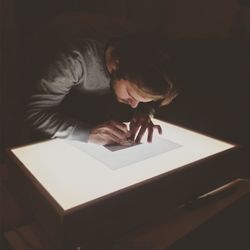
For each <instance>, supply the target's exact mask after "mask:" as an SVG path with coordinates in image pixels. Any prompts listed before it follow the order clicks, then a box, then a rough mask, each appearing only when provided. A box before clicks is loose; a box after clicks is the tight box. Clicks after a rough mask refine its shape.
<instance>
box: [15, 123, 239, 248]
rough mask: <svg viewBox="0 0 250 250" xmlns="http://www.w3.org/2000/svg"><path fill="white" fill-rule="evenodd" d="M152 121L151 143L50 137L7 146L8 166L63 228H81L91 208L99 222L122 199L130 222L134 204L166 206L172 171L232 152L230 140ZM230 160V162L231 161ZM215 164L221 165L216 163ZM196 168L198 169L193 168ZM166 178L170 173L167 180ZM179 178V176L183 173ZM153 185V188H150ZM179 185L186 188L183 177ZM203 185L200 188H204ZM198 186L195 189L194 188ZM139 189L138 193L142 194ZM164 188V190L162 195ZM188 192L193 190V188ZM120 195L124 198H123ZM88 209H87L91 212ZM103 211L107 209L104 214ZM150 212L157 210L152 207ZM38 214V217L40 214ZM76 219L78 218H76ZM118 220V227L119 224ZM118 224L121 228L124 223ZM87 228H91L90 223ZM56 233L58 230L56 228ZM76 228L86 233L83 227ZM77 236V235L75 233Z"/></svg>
mask: <svg viewBox="0 0 250 250" xmlns="http://www.w3.org/2000/svg"><path fill="white" fill-rule="evenodd" d="M153 122H154V123H155V124H158V125H160V126H161V127H162V131H163V133H162V135H158V134H156V133H155V135H154V137H153V142H152V143H147V142H146V135H145V136H144V138H143V139H142V143H141V144H138V145H133V146H130V147H122V146H109V147H104V146H98V145H95V144H89V143H83V142H79V141H69V140H63V139H54V140H49V141H44V142H39V143H36V144H32V145H27V146H22V147H18V148H14V149H11V150H10V155H11V158H12V159H11V161H12V162H13V159H15V160H16V161H15V162H17V164H14V165H15V166H14V168H15V169H16V170H17V171H18V173H19V174H18V175H20V174H21V175H23V176H25V179H26V183H28V182H30V184H29V186H30V185H31V186H33V188H34V189H36V190H37V192H38V193H39V194H40V196H41V197H43V198H42V200H43V203H46V204H45V206H43V209H44V208H45V207H50V208H49V210H50V211H52V210H53V212H51V213H52V214H53V215H52V217H56V216H57V215H58V218H59V217H60V221H64V222H65V225H67V227H71V226H72V227H75V225H74V223H75V224H77V225H78V226H79V228H81V227H84V225H83V224H85V225H86V221H88V222H89V223H92V224H93V220H92V221H91V220H90V219H89V216H90V214H92V212H91V211H93V214H95V213H96V214H95V215H91V216H92V217H93V216H97V218H99V220H102V219H103V218H102V216H103V217H107V216H111V217H112V213H111V212H110V211H108V210H109V208H110V209H112V208H114V207H117V206H118V207H119V205H118V204H117V203H119V202H121V204H123V205H121V206H122V207H124V204H125V203H126V207H125V209H126V210H127V211H130V210H131V211H130V213H135V214H134V217H133V220H134V221H136V220H135V218H139V217H140V216H138V214H137V215H136V213H138V211H140V210H142V209H144V208H143V207H141V208H140V206H145V204H147V203H150V202H154V203H155V202H156V203H157V202H158V203H159V204H158V205H161V203H165V204H166V202H165V201H162V202H161V199H162V197H161V195H165V194H166V192H165V191H166V190H165V191H164V188H166V187H164V185H165V183H166V185H170V183H174V182H175V183H178V185H179V181H180V179H179V181H174V182H173V181H172V179H171V176H173V173H176V172H178V173H180V172H182V170H183V171H184V170H185V168H187V167H189V168H190V167H191V166H192V165H193V164H194V165H197V164H195V163H200V162H204V161H205V160H206V161H208V162H209V159H210V161H211V158H213V156H218V155H220V154H219V153H222V152H228V151H232V149H235V148H236V145H234V144H230V143H227V142H224V141H221V140H217V139H214V138H211V137H208V136H205V135H202V134H200V133H197V132H194V131H190V130H188V129H185V128H182V127H179V126H176V125H173V124H170V123H167V122H163V121H160V120H154V121H153ZM201 160H202V161H201ZM230 161H231V162H232V160H230ZM221 164H224V163H223V162H221ZM12 165H13V164H12ZM198 165H202V164H198ZM200 168H202V166H200V167H199V169H200ZM196 169H197V167H196ZM204 169H206V170H204V173H205V174H207V173H210V175H211V173H213V174H212V175H214V173H215V172H216V171H215V172H213V171H214V168H211V169H213V170H211V172H210V170H208V169H209V168H208V167H205V168H204ZM218 169H219V168H218ZM223 171H224V170H223ZM184 172H185V171H184ZM198 172H199V173H200V172H202V171H200V170H198ZM229 172H230V171H229ZM177 175H178V174H177ZM168 176H170V177H169V178H168ZM181 176H182V175H181ZM188 176H189V177H188ZM218 176H221V173H218ZM207 177H209V176H207ZM180 178H181V179H183V178H184V179H183V180H185V177H183V176H182V177H180ZM188 178H189V180H188V181H187V183H188V182H189V183H193V184H194V187H192V188H190V189H193V188H195V183H197V180H192V178H194V177H190V174H187V179H188ZM197 178H200V176H197ZM204 178H205V176H204ZM168 179H169V181H168ZM154 183H155V184H154ZM157 183H158V184H157ZM159 183H161V184H159ZM211 183H214V182H213V181H212V182H211ZM217 183H219V182H217ZM157 185H158V186H157ZM171 185H172V184H171ZM189 185H190V184H189ZM147 186H148V187H147ZM156 186H157V188H155V187H156ZM212 186H213V185H211V187H212ZM140 187H142V188H140ZM30 188H31V187H29V189H30ZM171 188H172V192H173V193H175V195H176V194H178V193H182V192H183V193H185V195H184V196H185V199H187V195H186V192H187V191H186V190H182V189H181V187H180V186H178V187H174V186H173V187H171ZM183 188H184V189H186V187H185V181H184V183H183ZM207 188H208V187H207V186H206V188H205V189H207ZM138 190H140V191H138ZM143 190H144V191H143ZM146 190H147V191H146ZM202 190H203V189H202V188H201V189H200V191H202ZM204 191H207V190H204ZM142 192H144V194H143V195H142ZM145 192H148V195H147V198H145ZM154 192H157V194H154ZM164 192H165V194H164ZM169 192H170V191H169V190H168V191H167V193H169ZM193 193H195V194H199V191H198V192H193ZM193 193H192V195H193ZM155 195H157V196H159V197H158V198H157V200H155V199H156V198H155V197H153V196H155ZM188 195H191V191H190V192H188ZM118 197H119V198H118ZM122 197H124V201H123V200H122ZM128 197H130V198H128ZM131 197H133V198H131ZM142 197H144V198H142ZM116 199H117V201H116ZM131 199H137V200H138V202H140V204H141V205H140V204H139V203H138V204H137V203H136V206H139V208H138V209H132V208H129V205H128V204H129V203H128V202H132V201H131ZM140 199H144V200H140ZM145 199H148V200H145ZM151 200H152V201H151ZM109 201H110V203H109ZM125 201H126V202H125ZM134 202H135V201H133V202H132V203H133V206H134V205H135V204H134ZM178 202H181V201H178ZM29 203H30V202H29ZM132 203H131V204H132ZM98 204H99V205H98ZM156 205H157V204H156ZM31 206H32V204H31ZM98 206H99V207H100V209H99V208H98ZM91 207H93V209H92V210H91ZM101 207H102V209H101ZM118 207H117V208H118ZM129 209H130V210H129ZM45 210H46V209H45ZM84 211H86V213H85V212H84ZM100 211H102V212H100ZM105 211H106V212H107V211H108V212H107V213H106V214H105ZM133 211H134V212H133ZM136 211H137V212H136ZM154 211H155V212H157V208H155V209H154ZM149 212H150V211H149ZM151 212H152V210H151ZM121 213H122V211H121ZM77 214H78V215H77ZM100 214H102V216H101V215H100ZM107 214H109V215H107ZM84 215H86V216H84ZM87 215H88V216H87ZM39 216H41V217H42V218H44V215H39ZM91 216H90V217H91ZM80 217H81V218H82V222H81V219H79V218H80ZM62 218H63V219H62ZM70 218H71V219H70ZM76 218H77V219H76ZM83 218H84V219H83ZM131 218H132V217H131ZM43 220H44V219H43ZM117 221H119V219H117ZM81 223H82V225H81ZM114 223H116V222H114ZM121 223H122V222H120V224H118V225H120V226H121ZM59 224H60V225H57V226H58V227H60V226H61V224H63V223H62V222H60V223H59ZM132 224H133V223H132ZM135 224H136V223H135ZM94 225H97V224H94ZM123 226H124V225H123ZM45 227H46V226H45ZM58 227H57V228H58ZM124 228H127V227H126V226H124ZM65 230H66V231H67V230H68V229H65ZM81 230H82V229H81ZM91 230H95V229H94V227H93V229H91ZM91 230H90V231H91ZM116 230H117V229H116ZM59 231H60V234H61V230H59ZM59 231H58V232H59ZM82 231H83V232H85V233H86V230H82ZM87 231H88V230H87ZM97 231H98V230H97ZM100 231H101V229H100ZM107 231H108V230H107ZM118 231H119V230H118ZM121 231H122V230H121ZM89 233H91V232H89ZM76 235H77V234H76V233H74V236H73V238H72V239H70V240H69V241H70V242H71V243H70V244H73V242H78V241H79V239H78V238H77V237H78V236H76ZM87 235H88V234H87ZM102 235H103V234H102ZM104 235H105V234H104ZM110 235H111V234H110ZM53 237H54V236H53ZM79 237H81V236H80V234H79ZM64 238H65V237H64ZM104 238H105V237H104ZM79 242H80V241H79ZM79 242H78V243H79ZM74 244H75V243H74ZM74 244H73V245H74Z"/></svg>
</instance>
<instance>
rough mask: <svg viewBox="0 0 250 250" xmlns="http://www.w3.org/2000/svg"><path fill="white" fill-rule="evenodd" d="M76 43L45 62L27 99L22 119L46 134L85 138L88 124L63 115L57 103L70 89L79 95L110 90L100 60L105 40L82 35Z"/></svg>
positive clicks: (105, 72) (82, 139)
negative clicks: (40, 74)
mask: <svg viewBox="0 0 250 250" xmlns="http://www.w3.org/2000/svg"><path fill="white" fill-rule="evenodd" d="M76 44H77V45H74V46H71V47H70V48H68V49H67V50H64V51H61V52H60V53H58V54H57V56H56V58H55V59H54V60H53V61H52V62H50V63H49V65H47V67H46V70H45V71H44V73H43V75H42V77H40V78H39V79H38V81H37V82H36V87H35V90H34V91H33V93H32V95H31V96H30V99H29V102H28V106H27V110H26V114H25V116H26V117H25V118H26V121H27V122H28V123H29V125H30V126H31V127H32V129H34V130H37V131H40V132H42V133H44V134H46V135H47V136H48V137H50V138H68V139H73V140H81V141H86V140H87V138H88V133H89V129H90V125H89V124H87V123H85V122H84V121H82V120H78V119H76V118H73V117H71V116H70V115H65V114H64V113H63V112H61V111H60V108H59V107H60V105H61V104H62V102H63V100H64V99H65V98H66V97H67V96H68V95H69V94H70V92H71V91H73V90H74V92H77V93H78V94H79V95H83V96H84V95H89V94H90V95H102V94H105V93H108V92H109V91H110V77H109V74H108V73H107V70H106V66H105V63H104V50H105V46H106V41H100V40H97V39H82V40H80V41H78V42H77V43H76ZM90 112H91V111H90Z"/></svg>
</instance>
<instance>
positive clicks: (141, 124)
mask: <svg viewBox="0 0 250 250" xmlns="http://www.w3.org/2000/svg"><path fill="white" fill-rule="evenodd" d="M129 129H130V132H131V137H130V139H131V140H133V141H135V142H136V143H140V142H141V139H142V137H143V135H144V134H145V132H146V131H148V138H147V141H148V142H152V138H153V133H154V130H155V129H156V130H158V133H159V134H162V129H161V126H160V125H155V124H153V122H152V120H151V117H150V114H148V113H144V112H142V113H140V112H136V113H135V114H134V116H133V118H132V119H131V121H130V125H129Z"/></svg>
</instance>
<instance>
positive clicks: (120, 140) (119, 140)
mask: <svg viewBox="0 0 250 250" xmlns="http://www.w3.org/2000/svg"><path fill="white" fill-rule="evenodd" d="M130 136H131V134H130V132H129V131H128V128H127V126H126V124H124V123H121V122H117V121H108V122H105V123H102V124H100V125H98V126H97V127H95V128H93V129H91V130H90V133H89V139H88V142H90V143H95V144H99V145H111V144H119V145H128V144H129V143H130V141H129V139H128V138H129V137H130ZM131 144H132V143H131Z"/></svg>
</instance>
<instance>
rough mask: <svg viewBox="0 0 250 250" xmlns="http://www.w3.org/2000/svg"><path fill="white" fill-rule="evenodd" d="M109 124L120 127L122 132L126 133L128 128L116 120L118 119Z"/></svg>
mask: <svg viewBox="0 0 250 250" xmlns="http://www.w3.org/2000/svg"><path fill="white" fill-rule="evenodd" d="M111 125H112V126H114V127H116V128H117V129H120V130H121V131H123V132H124V133H128V132H129V131H128V128H127V125H126V124H124V123H122V122H118V121H111Z"/></svg>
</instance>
